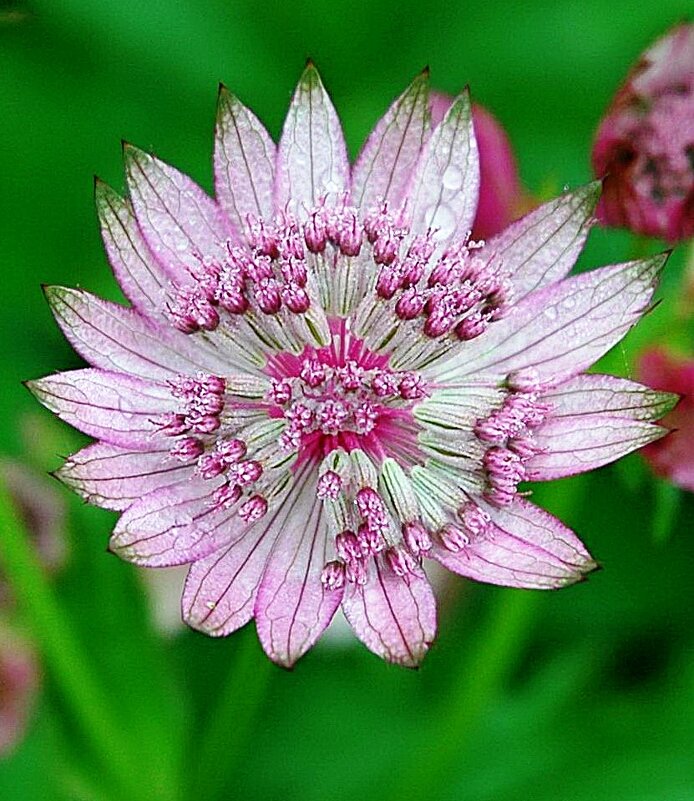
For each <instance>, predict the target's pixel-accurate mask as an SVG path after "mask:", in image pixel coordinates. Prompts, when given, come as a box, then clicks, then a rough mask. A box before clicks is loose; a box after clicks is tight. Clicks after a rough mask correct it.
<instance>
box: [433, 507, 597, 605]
mask: <svg viewBox="0 0 694 801" xmlns="http://www.w3.org/2000/svg"><path fill="white" fill-rule="evenodd" d="M485 510H486V512H487V513H488V514H489V515H490V517H491V518H492V522H491V524H490V525H489V526H488V529H487V531H486V532H485V533H484V534H482V535H480V536H479V537H478V538H477V539H473V540H472V541H471V542H470V544H469V545H467V546H466V547H464V548H462V549H461V550H459V551H457V552H453V551H449V550H448V549H446V548H444V547H443V545H440V544H435V545H434V547H433V549H432V551H431V556H432V557H433V558H434V559H436V560H437V561H438V562H440V563H441V564H442V565H444V567H447V568H448V569H449V570H452V571H453V572H454V573H458V574H460V575H461V576H466V577H467V578H471V579H475V580H476V581H483V582H486V583H488V584H501V585H503V586H506V587H524V588H527V589H556V588H558V587H564V586H566V585H567V584H573V583H575V582H576V581H580V580H581V579H582V578H584V576H585V574H586V573H588V572H590V571H591V570H594V569H595V567H596V565H595V562H593V560H592V558H591V556H590V554H589V553H588V551H586V549H585V547H584V546H583V543H582V542H581V541H580V540H579V539H578V537H577V536H576V535H575V534H574V533H573V531H571V529H569V528H567V527H566V526H565V525H564V524H563V523H561V522H560V521H559V520H557V518H556V517H554V516H552V515H551V514H549V512H545V511H544V509H540V508H539V507H538V506H535V505H534V504H531V503H529V502H528V501H524V500H522V499H520V498H518V499H516V501H515V502H514V504H513V506H509V507H504V508H496V507H492V506H485Z"/></svg>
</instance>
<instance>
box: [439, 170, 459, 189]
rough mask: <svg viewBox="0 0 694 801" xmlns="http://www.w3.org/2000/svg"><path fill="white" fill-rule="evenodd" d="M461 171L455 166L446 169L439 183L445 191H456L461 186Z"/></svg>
mask: <svg viewBox="0 0 694 801" xmlns="http://www.w3.org/2000/svg"><path fill="white" fill-rule="evenodd" d="M463 177H464V176H463V171H462V170H461V169H460V167H458V166H456V165H455V164H451V165H449V166H448V167H446V169H445V171H444V173H443V177H442V178H441V183H442V184H443V185H444V187H445V188H446V189H451V190H458V189H460V187H461V186H462V185H463Z"/></svg>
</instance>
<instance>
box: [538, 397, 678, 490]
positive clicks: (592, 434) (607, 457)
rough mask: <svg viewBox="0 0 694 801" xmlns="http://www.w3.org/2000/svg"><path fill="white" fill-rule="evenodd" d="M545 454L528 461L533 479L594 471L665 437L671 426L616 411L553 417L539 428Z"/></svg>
mask: <svg viewBox="0 0 694 801" xmlns="http://www.w3.org/2000/svg"><path fill="white" fill-rule="evenodd" d="M533 433H534V440H535V444H536V445H537V446H538V447H539V448H542V453H539V454H537V456H533V457H532V458H530V459H529V460H528V461H527V462H526V464H525V474H526V477H527V479H528V480H529V481H550V480H552V479H555V478H563V477H564V476H573V475H576V474H577V473H585V472H586V471H588V470H594V469H595V468H596V467H601V466H602V465H604V464H609V463H610V462H614V461H615V460H616V459H619V458H621V457H622V456H626V454H627V453H631V452H632V451H634V450H636V449H637V448H642V447H643V446H644V445H647V444H648V443H649V442H654V441H655V440H656V439H660V437H663V436H665V434H667V429H665V428H662V427H661V426H656V425H654V424H653V423H648V422H644V421H641V420H633V419H631V418H629V417H620V416H618V415H616V414H609V413H607V414H604V413H603V414H579V415H577V416H573V415H567V416H565V417H560V418H550V419H549V420H547V422H545V423H543V424H542V425H541V426H540V427H539V428H537V429H535V431H534V432H533Z"/></svg>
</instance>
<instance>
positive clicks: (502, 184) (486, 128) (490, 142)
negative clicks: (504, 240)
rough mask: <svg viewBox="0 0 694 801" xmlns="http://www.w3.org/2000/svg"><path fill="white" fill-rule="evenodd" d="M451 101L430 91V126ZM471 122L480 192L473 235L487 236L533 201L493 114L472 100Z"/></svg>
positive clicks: (477, 236)
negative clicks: (478, 166) (477, 156)
mask: <svg viewBox="0 0 694 801" xmlns="http://www.w3.org/2000/svg"><path fill="white" fill-rule="evenodd" d="M452 102H453V98H452V97H450V96H449V95H446V94H443V93H442V92H432V93H431V95H430V98H429V104H430V109H431V121H432V124H433V125H438V124H439V123H440V122H441V120H442V119H443V117H444V115H445V114H446V112H447V111H448V109H449V108H450V106H451V103H452ZM472 122H473V125H474V128H475V138H476V139H477V149H478V151H479V160H480V194H479V201H478V204H477V213H476V214H475V221H474V223H473V225H472V237H473V239H488V238H489V237H490V236H493V235H494V234H497V233H499V231H502V230H503V229H504V228H506V226H507V225H509V223H512V222H513V221H514V220H517V219H518V218H519V217H521V216H522V215H523V214H524V213H525V212H527V211H530V209H531V208H532V207H533V206H534V205H535V204H534V203H533V201H532V199H531V198H530V196H529V195H528V194H527V193H526V192H525V190H524V189H523V187H522V185H521V182H520V178H519V176H518V165H517V164H516V157H515V156H514V153H513V148H512V147H511V142H510V141H509V138H508V135H507V134H506V131H504V129H503V128H502V126H501V124H500V123H499V121H498V120H497V119H496V117H494V115H493V114H491V112H489V111H487V109H485V108H484V106H480V105H479V103H473V106H472Z"/></svg>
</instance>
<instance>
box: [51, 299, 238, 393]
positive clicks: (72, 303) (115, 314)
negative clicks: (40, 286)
mask: <svg viewBox="0 0 694 801" xmlns="http://www.w3.org/2000/svg"><path fill="white" fill-rule="evenodd" d="M45 292H46V297H47V299H48V302H49V303H50V306H51V310H52V311H53V314H54V315H55V318H56V320H57V321H58V324H59V325H60V327H61V329H62V330H63V333H64V334H65V336H66V337H67V339H68V341H69V342H70V344H71V345H72V346H73V348H74V349H75V350H76V351H77V352H78V353H79V354H80V356H82V357H83V358H84V359H86V361H88V362H89V363H90V364H92V365H93V366H94V367H101V368H102V369H104V370H111V371H114V372H127V373H131V374H132V375H136V376H140V377H141V378H151V379H154V380H156V381H166V380H167V379H170V378H172V377H173V376H174V375H176V374H178V373H194V372H195V371H196V370H203V371H207V372H219V371H221V372H225V371H227V370H228V366H229V365H228V362H225V361H224V360H223V359H222V358H221V357H216V356H214V355H212V354H211V353H210V352H209V351H208V350H206V349H202V348H199V347H197V346H196V343H194V342H192V341H191V339H190V337H186V335H185V334H182V333H180V332H178V331H175V330H172V329H167V328H163V327H162V326H161V325H158V324H157V323H154V322H153V321H151V320H148V319H147V318H145V317H143V316H142V315H141V314H140V313H139V312H138V311H137V310H136V309H129V308H125V307H123V306H119V305H118V304H116V303H110V302H109V301H107V300H102V299H101V298H98V297H96V296H95V295H91V294H90V293H89V292H85V291H84V290H82V289H68V288H67V287H59V286H49V287H46V288H45Z"/></svg>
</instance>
